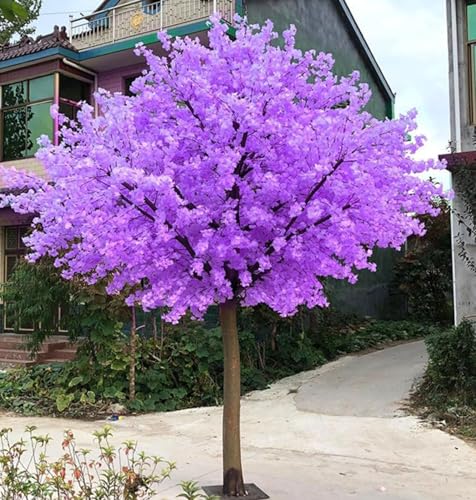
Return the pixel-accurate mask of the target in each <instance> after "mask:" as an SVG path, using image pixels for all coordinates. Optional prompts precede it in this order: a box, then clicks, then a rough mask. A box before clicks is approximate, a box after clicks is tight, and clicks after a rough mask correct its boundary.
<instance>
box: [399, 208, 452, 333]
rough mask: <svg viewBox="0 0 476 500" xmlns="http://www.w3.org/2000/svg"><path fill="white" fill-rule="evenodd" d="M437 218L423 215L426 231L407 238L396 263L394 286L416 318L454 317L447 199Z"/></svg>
mask: <svg viewBox="0 0 476 500" xmlns="http://www.w3.org/2000/svg"><path fill="white" fill-rule="evenodd" d="M440 209H441V212H440V214H439V215H438V217H430V216H422V217H420V219H421V220H422V222H423V223H424V224H425V227H426V229H427V232H426V234H425V236H423V237H412V238H410V240H409V241H408V245H407V250H406V252H405V256H404V257H402V258H401V259H400V260H399V262H398V263H397V265H396V268H395V277H394V282H393V286H394V287H396V288H397V289H398V291H399V292H401V293H403V294H404V296H405V297H406V299H407V303H408V314H409V317H410V318H411V319H413V320H417V321H439V322H441V323H446V324H450V322H451V320H452V313H453V304H452V288H451V286H452V275H451V273H452V270H451V235H450V232H451V231H450V209H449V207H448V205H447V204H446V203H445V202H442V204H441V206H440Z"/></svg>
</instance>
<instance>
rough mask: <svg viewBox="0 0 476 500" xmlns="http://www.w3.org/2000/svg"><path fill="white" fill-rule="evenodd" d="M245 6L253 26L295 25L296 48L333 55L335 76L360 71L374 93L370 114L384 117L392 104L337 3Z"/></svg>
mask: <svg viewBox="0 0 476 500" xmlns="http://www.w3.org/2000/svg"><path fill="white" fill-rule="evenodd" d="M244 5H245V9H246V13H247V16H248V19H249V21H250V22H252V23H260V24H262V23H263V22H264V21H266V20H267V19H271V20H272V21H273V23H274V25H275V28H276V29H277V30H278V32H282V31H283V30H284V29H286V28H288V27H289V25H290V24H295V25H296V27H297V30H298V32H297V38H296V40H297V43H298V45H299V47H300V48H301V49H303V50H308V49H316V50H318V51H320V52H326V53H328V52H330V53H332V54H333V56H334V59H335V61H336V63H335V66H334V69H335V72H336V73H337V74H339V75H348V74H349V73H350V72H352V71H354V70H359V71H360V74H361V79H362V81H364V82H367V83H368V84H369V85H370V87H371V88H372V92H373V97H372V102H371V103H370V104H369V108H368V109H369V111H370V112H371V113H372V114H373V115H374V116H376V117H378V118H385V116H387V113H388V111H389V108H391V101H390V100H389V99H388V97H387V96H386V95H385V93H384V92H383V90H382V88H381V86H380V84H379V82H378V80H377V78H376V76H375V74H374V73H373V71H372V68H371V66H370V64H369V62H368V61H367V60H366V57H365V54H364V52H363V50H362V48H361V47H360V46H359V44H358V43H357V42H356V39H355V36H354V35H353V33H352V30H351V28H350V26H349V24H348V22H347V21H346V19H345V17H344V15H343V13H342V11H341V9H340V7H339V5H338V2H337V0H245V2H244Z"/></svg>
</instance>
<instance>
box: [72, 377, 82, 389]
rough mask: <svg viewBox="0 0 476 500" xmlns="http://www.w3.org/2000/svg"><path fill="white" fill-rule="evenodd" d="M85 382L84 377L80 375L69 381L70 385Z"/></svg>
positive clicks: (73, 385)
mask: <svg viewBox="0 0 476 500" xmlns="http://www.w3.org/2000/svg"><path fill="white" fill-rule="evenodd" d="M82 382H83V377H82V376H81V375H79V376H78V377H74V378H72V379H71V380H70V381H69V384H68V387H75V386H76V385H79V384H81V383H82Z"/></svg>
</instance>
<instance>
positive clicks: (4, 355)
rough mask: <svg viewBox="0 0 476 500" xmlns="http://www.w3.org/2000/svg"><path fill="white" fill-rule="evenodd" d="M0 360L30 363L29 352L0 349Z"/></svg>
mask: <svg viewBox="0 0 476 500" xmlns="http://www.w3.org/2000/svg"><path fill="white" fill-rule="evenodd" d="M0 359H9V360H13V361H17V360H27V361H31V360H32V357H31V355H30V353H29V351H24V350H18V349H0Z"/></svg>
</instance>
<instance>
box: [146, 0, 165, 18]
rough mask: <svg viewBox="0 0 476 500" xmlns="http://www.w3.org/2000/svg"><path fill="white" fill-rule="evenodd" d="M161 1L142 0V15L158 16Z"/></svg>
mask: <svg viewBox="0 0 476 500" xmlns="http://www.w3.org/2000/svg"><path fill="white" fill-rule="evenodd" d="M160 4H161V0H142V10H143V11H144V14H149V15H153V14H158V13H159V12H160Z"/></svg>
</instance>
